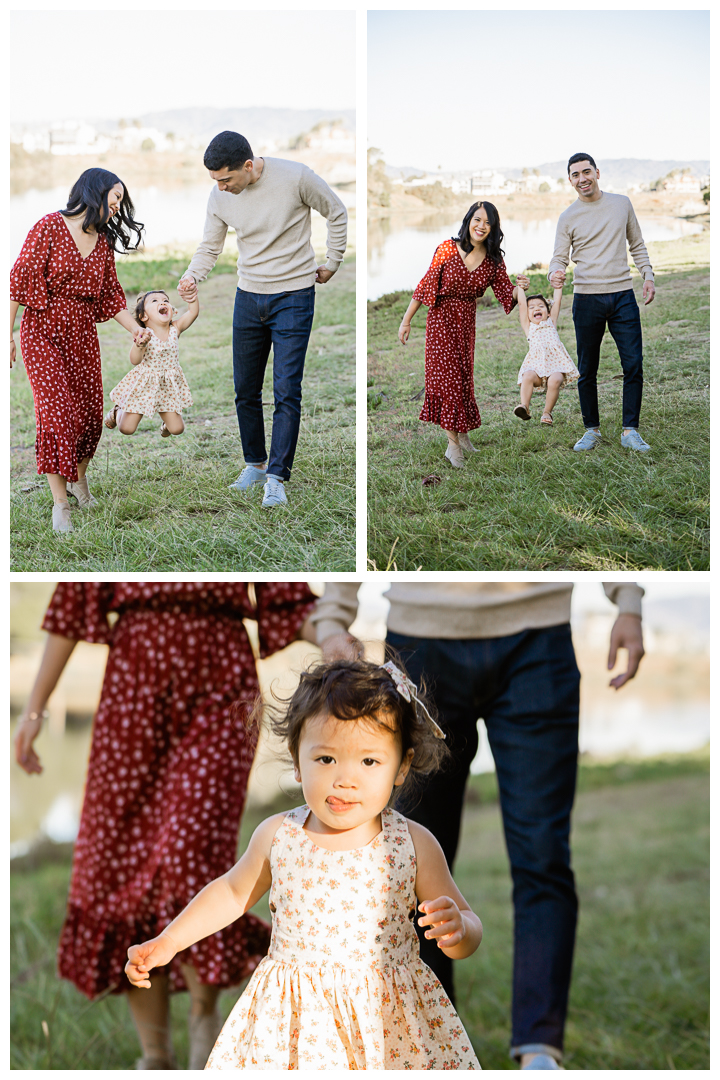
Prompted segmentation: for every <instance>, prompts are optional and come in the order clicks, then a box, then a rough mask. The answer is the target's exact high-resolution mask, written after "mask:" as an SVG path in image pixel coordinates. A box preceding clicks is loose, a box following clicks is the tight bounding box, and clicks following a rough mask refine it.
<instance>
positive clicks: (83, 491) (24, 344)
mask: <svg viewBox="0 0 720 1080" xmlns="http://www.w3.org/2000/svg"><path fill="white" fill-rule="evenodd" d="M134 213H135V208H134V207H133V204H132V200H131V199H130V196H129V194H128V192H127V189H126V188H125V186H124V184H122V183H121V181H120V180H119V178H118V177H117V176H116V175H115V173H111V172H108V171H107V170H106V169H87V170H86V171H85V172H84V173H83V174H82V176H80V178H79V179H78V180H77V181H76V183H75V185H74V186H73V189H72V191H71V192H70V197H69V199H68V204H67V206H66V208H65V209H64V210H59V211H57V212H55V213H53V214H47V215H46V216H45V217H44V218H42V219H41V220H40V221H39V222H38V223H37V225H35V226H33V228H32V229H31V230H30V232H29V233H28V236H27V239H26V240H25V243H24V244H23V247H22V251H21V252H20V255H19V257H18V260H17V262H16V263H15V266H14V267H13V269H12V274H11V276H10V298H11V299H10V367H12V366H13V364H14V362H15V341H14V339H13V327H14V325H15V317H16V316H17V311H18V307H19V306H20V305H24V307H25V311H24V313H23V318H22V323H21V326H20V346H21V349H22V357H23V361H24V362H25V369H26V371H27V374H28V378H29V380H30V385H31V387H32V392H33V398H34V401H35V423H36V426H37V435H36V438H35V455H36V459H37V471H38V473H45V474H46V475H47V478H48V482H49V484H50V490H51V492H52V496H53V502H54V505H53V517H52V521H53V529H55V531H56V532H71V531H72V523H71V521H70V510H69V508H68V501H67V497H68V494H70V495H73V496H74V497H75V498H76V499H77V501H78V503H79V505H80V506H82V507H90V506H93V505H94V504H95V499H94V498H93V497H92V495H91V494H90V492H89V490H88V482H87V479H86V477H85V471H86V469H87V466H88V462H89V461H90V458H91V457H92V456H93V454H94V453H95V450H96V449H97V445H98V443H99V441H100V435H101V432H102V420H103V388H102V376H101V372H100V344H99V342H98V336H97V330H96V329H95V323H96V322H106V321H107V320H108V319H116V320H117V322H119V323H120V325H121V326H123V327H124V328H125V329H126V330H128V331H129V332H130V333H131V334H132V335H133V336H135V335H136V334H137V332H138V327H137V324H136V323H135V320H134V319H133V317H132V315H131V314H130V312H129V311H128V310H127V308H126V304H125V293H124V292H123V290H122V288H121V286H120V283H119V282H118V279H117V274H116V273H115V252H116V251H117V250H118V248H119V249H120V250H122V251H129V250H133V248H137V247H138V245H139V243H140V237H141V233H142V229H143V227H144V226H143V225H142V224H141V223H140V222H136V221H135V220H134V217H133V215H134ZM131 234H134V238H135V243H134V245H133V244H131V243H130V241H131V239H132V237H131ZM68 481H69V482H70V483H69V486H68Z"/></svg>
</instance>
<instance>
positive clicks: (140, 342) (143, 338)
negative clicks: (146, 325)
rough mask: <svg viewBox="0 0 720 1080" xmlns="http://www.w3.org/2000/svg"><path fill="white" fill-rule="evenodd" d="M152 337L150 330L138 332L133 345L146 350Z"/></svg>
mask: <svg viewBox="0 0 720 1080" xmlns="http://www.w3.org/2000/svg"><path fill="white" fill-rule="evenodd" d="M151 337H152V334H151V332H150V331H149V330H138V332H137V334H135V336H134V337H133V345H135V346H136V347H137V348H138V349H144V348H146V347H147V344H148V342H149V341H150V338H151Z"/></svg>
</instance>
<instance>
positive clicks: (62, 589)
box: [42, 581, 113, 645]
mask: <svg viewBox="0 0 720 1080" xmlns="http://www.w3.org/2000/svg"><path fill="white" fill-rule="evenodd" d="M112 598H113V584H112V582H108V581H62V582H60V584H59V585H58V586H57V588H56V589H55V592H54V593H53V596H52V600H51V601H50V605H49V607H48V609H47V611H46V612H45V618H44V619H43V623H42V628H43V630H47V631H49V632H50V633H51V634H60V635H61V636H62V637H66V638H74V639H75V640H77V641H90V642H93V643H99V644H102V645H109V644H110V640H111V637H112V630H111V628H110V625H109V623H108V612H109V610H110V605H111V603H112Z"/></svg>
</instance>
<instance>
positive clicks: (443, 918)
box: [418, 896, 466, 949]
mask: <svg viewBox="0 0 720 1080" xmlns="http://www.w3.org/2000/svg"><path fill="white" fill-rule="evenodd" d="M418 910H419V911H422V912H423V918H422V919H418V926H430V927H432V929H430V930H426V931H425V937H426V938H435V939H436V940H437V943H438V946H439V947H440V948H441V949H451V948H452V947H453V946H454V945H459V944H460V942H461V941H462V939H463V938H464V937H465V931H466V927H465V920H464V919H463V916H462V912H461V911H460V909H459V907H458V906H457V904H456V903H455V901H454V900H451V899H450V897H449V896H439V897H438V898H437V900H423V902H422V904H420V905H419V906H418Z"/></svg>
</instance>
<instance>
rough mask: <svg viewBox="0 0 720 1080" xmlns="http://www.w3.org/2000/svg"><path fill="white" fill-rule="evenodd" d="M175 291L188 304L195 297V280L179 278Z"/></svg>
mask: <svg viewBox="0 0 720 1080" xmlns="http://www.w3.org/2000/svg"><path fill="white" fill-rule="evenodd" d="M177 291H178V292H179V293H180V295H181V296H182V298H183V300H184V301H185V302H186V303H190V302H191V301H192V300H194V299H195V295H196V294H197V283H196V281H195V278H192V277H181V278H180V280H179V281H178V287H177Z"/></svg>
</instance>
